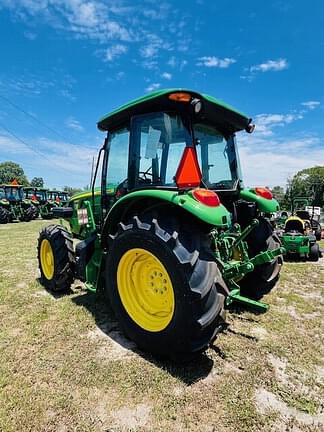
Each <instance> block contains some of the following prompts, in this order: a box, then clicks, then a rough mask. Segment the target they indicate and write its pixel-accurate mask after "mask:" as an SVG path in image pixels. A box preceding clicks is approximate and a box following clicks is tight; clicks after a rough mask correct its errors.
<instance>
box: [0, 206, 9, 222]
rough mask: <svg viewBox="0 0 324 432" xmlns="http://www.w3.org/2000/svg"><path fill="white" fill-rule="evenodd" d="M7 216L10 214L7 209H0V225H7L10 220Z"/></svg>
mask: <svg viewBox="0 0 324 432" xmlns="http://www.w3.org/2000/svg"><path fill="white" fill-rule="evenodd" d="M9 215H10V213H9V212H8V210H7V209H5V208H3V207H0V224H6V223H8V222H9V219H10V217H9Z"/></svg>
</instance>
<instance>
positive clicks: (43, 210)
mask: <svg viewBox="0 0 324 432" xmlns="http://www.w3.org/2000/svg"><path fill="white" fill-rule="evenodd" d="M35 195H36V198H37V200H38V202H39V215H40V216H41V217H42V219H53V217H54V215H53V208H54V207H57V204H56V203H55V200H53V199H51V198H52V196H51V197H50V196H49V190H48V189H45V188H35Z"/></svg>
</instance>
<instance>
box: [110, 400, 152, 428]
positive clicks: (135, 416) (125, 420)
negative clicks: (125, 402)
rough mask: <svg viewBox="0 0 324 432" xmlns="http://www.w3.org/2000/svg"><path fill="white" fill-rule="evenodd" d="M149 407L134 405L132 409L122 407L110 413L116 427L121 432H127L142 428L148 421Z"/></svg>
mask: <svg viewBox="0 0 324 432" xmlns="http://www.w3.org/2000/svg"><path fill="white" fill-rule="evenodd" d="M150 412H151V407H150V406H149V405H146V404H139V405H136V406H135V407H134V408H129V407H122V408H120V409H119V410H118V411H115V412H114V413H112V417H113V418H114V420H115V422H116V426H117V427H119V428H121V430H122V431H129V430H133V429H136V428H140V427H144V426H145V425H146V424H147V423H148V422H149V420H150Z"/></svg>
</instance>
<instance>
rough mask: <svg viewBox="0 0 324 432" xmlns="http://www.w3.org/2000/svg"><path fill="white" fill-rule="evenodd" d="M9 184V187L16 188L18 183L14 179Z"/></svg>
mask: <svg viewBox="0 0 324 432" xmlns="http://www.w3.org/2000/svg"><path fill="white" fill-rule="evenodd" d="M10 184H11V186H18V184H19V183H18V182H17V180H16V179H13V180H12V182H11V183H10Z"/></svg>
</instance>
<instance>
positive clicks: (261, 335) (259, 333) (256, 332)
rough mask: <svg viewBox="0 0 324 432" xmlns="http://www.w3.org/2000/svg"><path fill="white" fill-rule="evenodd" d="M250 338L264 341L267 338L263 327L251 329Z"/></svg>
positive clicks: (267, 334)
mask: <svg viewBox="0 0 324 432" xmlns="http://www.w3.org/2000/svg"><path fill="white" fill-rule="evenodd" d="M251 334H252V336H254V337H256V338H258V339H259V340H265V339H267V337H268V336H269V333H268V332H267V330H266V329H265V328H263V327H260V326H257V327H253V328H252V329H251Z"/></svg>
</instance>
